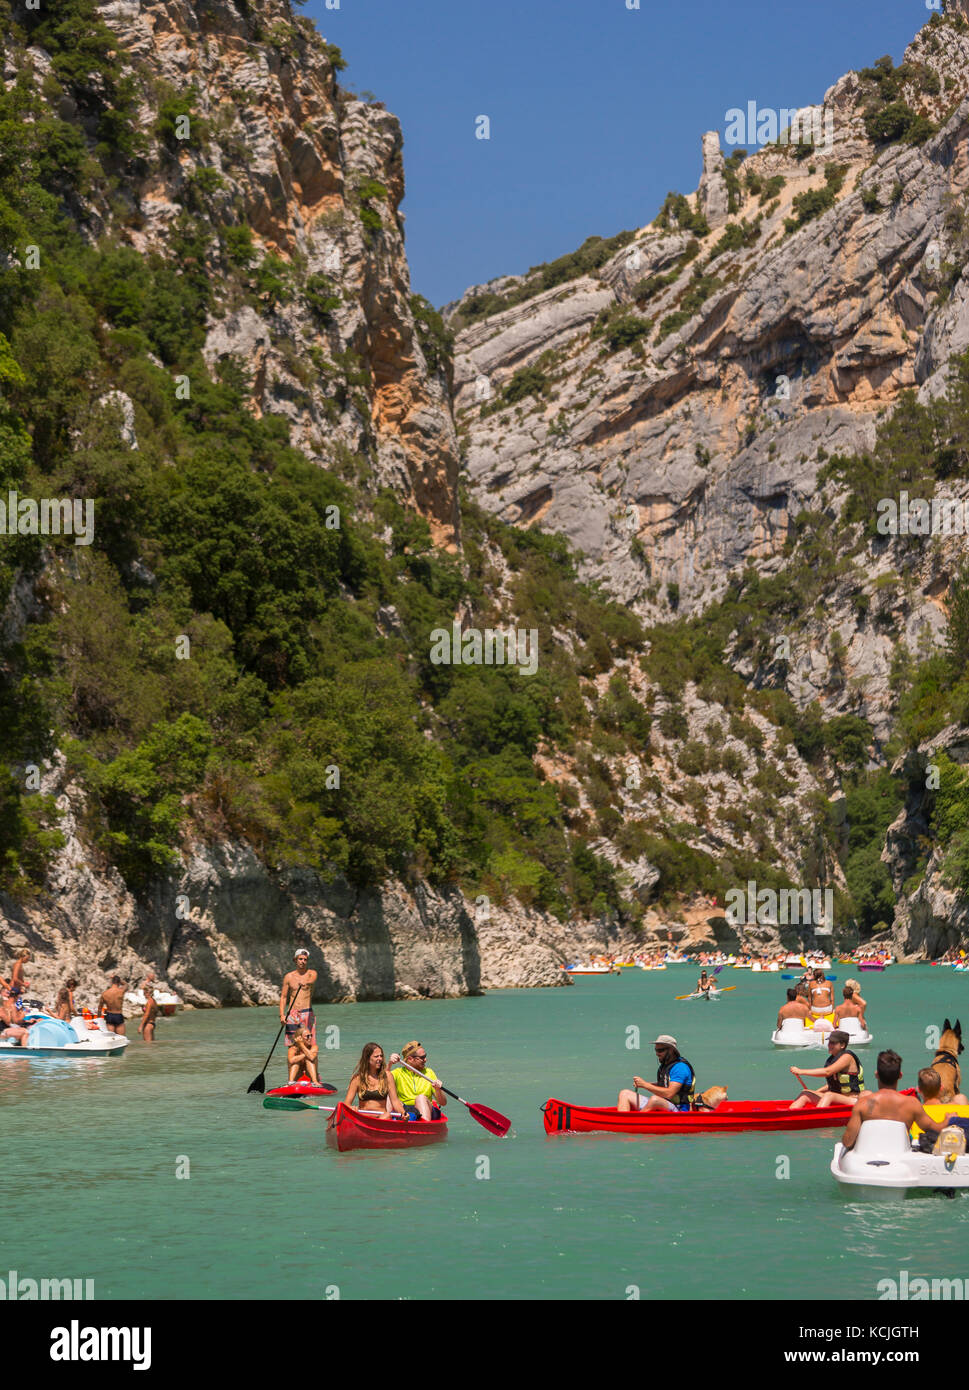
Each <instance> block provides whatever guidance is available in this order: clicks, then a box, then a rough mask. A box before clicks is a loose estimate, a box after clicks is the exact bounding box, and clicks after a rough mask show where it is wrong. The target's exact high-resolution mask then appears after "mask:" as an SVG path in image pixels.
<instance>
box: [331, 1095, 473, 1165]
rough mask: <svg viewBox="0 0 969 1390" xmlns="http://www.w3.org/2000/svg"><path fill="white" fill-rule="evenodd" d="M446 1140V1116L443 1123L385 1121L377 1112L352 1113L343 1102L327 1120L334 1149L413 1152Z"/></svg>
mask: <svg viewBox="0 0 969 1390" xmlns="http://www.w3.org/2000/svg"><path fill="white" fill-rule="evenodd" d="M446 1138H447V1117H446V1116H445V1117H442V1118H441V1119H440V1120H395V1119H391V1118H390V1117H387V1118H386V1119H385V1118H384V1117H383V1116H382V1115H380V1114H379V1113H378V1112H377V1111H375V1110H353V1109H351V1107H350V1106H349V1105H344V1104H343V1102H342V1101H341V1102H340V1104H339V1105H338V1106H337V1108H336V1110H334V1112H333V1114H332V1115H331V1116H330V1118H329V1120H328V1121H327V1126H326V1142H327V1143H328V1144H329V1146H330V1148H331V1149H339V1150H340V1152H341V1153H346V1152H347V1150H348V1149H413V1148H416V1147H418V1146H419V1145H421V1144H436V1143H437V1142H438V1140H440V1139H446Z"/></svg>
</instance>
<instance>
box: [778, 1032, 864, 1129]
mask: <svg viewBox="0 0 969 1390" xmlns="http://www.w3.org/2000/svg"><path fill="white" fill-rule="evenodd" d="M849 1041H850V1039H849V1037H848V1034H847V1033H843V1032H842V1031H841V1029H840V1028H832V1030H831V1032H830V1033H829V1034H828V1062H827V1066H824V1067H791V1074H792V1075H793V1076H823V1077H824V1079H825V1085H824V1086H822V1088H821V1089H820V1090H819V1091H808V1090H804V1091H803V1092H802V1093H801V1095H799V1096H798V1098H797V1100H795V1101H794V1102H793V1103H792V1104H791V1107H790V1108H791V1109H792V1110H803V1109H804V1107H805V1106H806V1105H811V1104H813V1103H814V1102H815V1101H816V1102H817V1106H818V1109H819V1110H825V1109H827V1107H828V1106H829V1105H854V1104H855V1102H856V1101H857V1099H858V1097H859V1096H860V1095H861V1093H862V1091H863V1090H864V1089H865V1073H864V1069H863V1067H862V1065H861V1059H860V1058H859V1057H856V1056H855V1054H854V1053H853V1052H850V1051H849V1050H848V1043H849Z"/></svg>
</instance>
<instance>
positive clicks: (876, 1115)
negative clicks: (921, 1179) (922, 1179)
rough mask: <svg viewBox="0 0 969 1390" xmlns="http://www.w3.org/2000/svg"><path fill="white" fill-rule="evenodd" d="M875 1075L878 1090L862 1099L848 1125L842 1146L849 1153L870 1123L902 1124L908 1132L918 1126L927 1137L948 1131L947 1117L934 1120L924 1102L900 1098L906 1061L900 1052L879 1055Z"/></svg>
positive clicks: (868, 1093) (904, 1097) (887, 1052)
mask: <svg viewBox="0 0 969 1390" xmlns="http://www.w3.org/2000/svg"><path fill="white" fill-rule="evenodd" d="M928 1070H931V1068H929V1069H928ZM875 1075H876V1076H877V1077H878V1090H877V1091H866V1092H865V1093H864V1095H863V1096H861V1097H860V1098H859V1100H858V1102H857V1104H856V1105H855V1108H854V1110H853V1111H852V1113H851V1118H850V1119H849V1121H848V1123H847V1124H846V1125H845V1132H844V1134H843V1136H842V1139H841V1142H842V1144H844V1146H845V1148H846V1149H853V1148H854V1146H855V1140H856V1139H857V1138H858V1131H859V1130H860V1129H861V1127H862V1125H863V1124H864V1123H865V1121H866V1120H901V1121H902V1123H903V1124H904V1125H905V1126H906V1127H907V1128H911V1127H912V1125H918V1127H919V1129H922V1130H924V1131H925V1132H926V1133H927V1134H938V1133H939V1131H940V1130H942V1129H945V1127H946V1124H947V1123H948V1121H949V1120H950V1119H951V1116H949V1115H946V1117H945V1119H944V1120H933V1119H932V1118H931V1117H930V1116H929V1115H926V1113H925V1111H924V1110H923V1109H922V1103H921V1101H918V1100H916V1099H915V1097H914V1096H900V1095H899V1094H898V1083H899V1080H900V1079H901V1075H902V1059H901V1057H899V1055H898V1053H897V1052H892V1051H891V1050H890V1049H888V1050H886V1051H885V1052H879V1054H878V1061H877V1063H876V1065H875Z"/></svg>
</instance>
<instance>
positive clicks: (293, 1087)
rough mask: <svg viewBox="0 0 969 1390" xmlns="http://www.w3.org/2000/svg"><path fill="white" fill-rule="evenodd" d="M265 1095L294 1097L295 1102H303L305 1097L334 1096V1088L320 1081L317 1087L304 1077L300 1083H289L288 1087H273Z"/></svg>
mask: <svg viewBox="0 0 969 1390" xmlns="http://www.w3.org/2000/svg"><path fill="white" fill-rule="evenodd" d="M266 1095H267V1096H296V1098H297V1100H303V1099H304V1098H305V1097H306V1096H335V1095H336V1087H335V1086H328V1085H327V1084H326V1082H325V1081H321V1082H320V1084H319V1085H318V1086H317V1085H315V1084H314V1083H313V1082H312V1081H307V1080H306V1078H305V1077H304V1078H303V1080H302V1081H291V1082H290V1083H289V1085H288V1086H274V1087H273V1089H272V1090H271V1091H267V1092H266Z"/></svg>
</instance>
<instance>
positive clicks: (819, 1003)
mask: <svg viewBox="0 0 969 1390" xmlns="http://www.w3.org/2000/svg"><path fill="white" fill-rule="evenodd" d="M808 996H809V998H810V1003H811V1013H812V1014H813V1015H814V1017H815V1018H816V1019H817V1018H824V1016H825V1015H826V1014H830V1013H833V1012H834V991H833V990H832V988H831V985H830V984H829V983H828V981H827V980H826V979H825V978H824V971H823V970H815V972H814V981H813V983H812V984H811V985H810V986H809V987H808Z"/></svg>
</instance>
